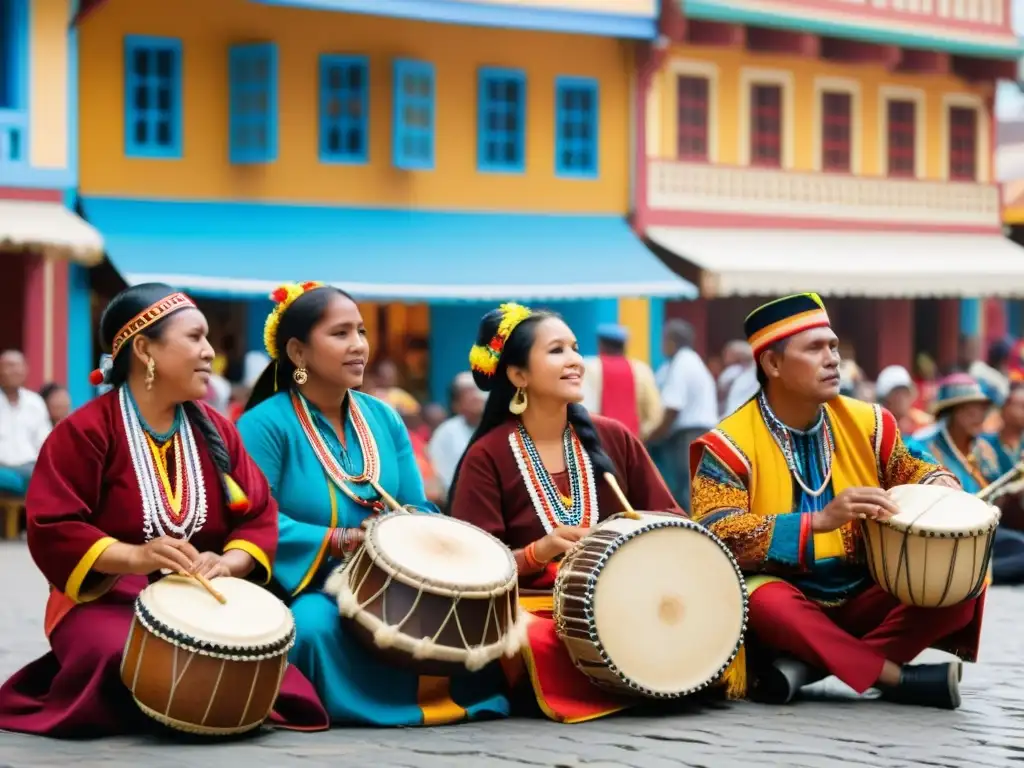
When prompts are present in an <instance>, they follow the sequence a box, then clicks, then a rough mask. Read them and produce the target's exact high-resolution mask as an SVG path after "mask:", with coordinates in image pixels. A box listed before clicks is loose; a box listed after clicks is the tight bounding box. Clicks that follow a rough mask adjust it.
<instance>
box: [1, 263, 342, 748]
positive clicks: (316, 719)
mask: <svg viewBox="0 0 1024 768" xmlns="http://www.w3.org/2000/svg"><path fill="white" fill-rule="evenodd" d="M100 333H101V337H102V339H103V342H104V344H105V345H106V346H107V347H108V348H109V349H110V350H111V355H112V358H111V359H112V365H111V366H110V367H108V368H106V369H105V370H104V371H95V372H94V373H93V377H92V381H93V384H94V385H97V384H99V383H100V382H101V381H106V382H107V383H109V384H110V385H111V386H112V387H113V389H112V390H111V391H109V392H107V393H106V394H104V395H102V396H100V397H98V398H96V399H94V400H92V401H91V402H89V403H88V404H86V405H84V406H82V407H81V408H79V409H78V410H76V411H75V412H74V413H72V414H71V415H70V416H68V417H67V418H66V419H64V420H63V421H62V422H61V423H60V424H58V425H57V426H56V427H55V428H54V430H53V433H52V434H51V435H50V437H49V439H48V440H47V441H46V443H45V444H44V445H43V448H42V452H41V453H40V455H39V460H38V461H37V462H36V467H35V472H34V474H33V476H32V481H31V483H30V484H29V489H28V496H27V498H26V505H25V506H26V510H27V517H28V547H29V551H30V552H31V553H32V557H33V559H34V560H35V562H36V564H37V565H38V566H39V569H40V570H41V571H42V572H43V575H44V576H45V577H46V578H47V580H48V581H49V582H50V584H51V588H50V598H49V602H48V603H47V606H46V623H45V631H46V634H47V636H48V638H49V641H50V649H51V650H50V652H49V653H47V654H46V655H45V656H43V657H42V658H40V659H38V660H36V661H34V662H32V663H31V664H29V665H28V666H27V667H25V668H24V669H22V670H21V671H20V672H17V673H16V674H15V675H14V676H13V677H12V678H11V679H10V680H8V681H7V683H6V684H5V685H4V686H3V687H2V688H0V729H3V730H9V731H19V732H22V733H33V734H38V735H45V736H59V737H71V736H81V735H103V734H113V733H130V732H133V731H137V730H139V729H140V728H145V727H146V726H147V725H148V724H149V723H150V722H151V721H149V720H148V719H146V718H145V717H143V716H142V714H141V712H140V710H139V709H138V708H137V707H136V705H135V703H134V702H133V701H132V697H131V694H130V693H129V691H128V689H127V688H126V687H125V686H123V685H122V683H121V680H120V665H121V656H122V653H123V651H124V646H125V641H126V639H127V637H128V633H129V630H130V627H131V623H132V620H133V617H134V608H133V603H134V601H135V598H136V596H137V595H138V594H139V592H140V591H141V590H142V589H143V588H145V587H146V585H147V584H148V582H149V578H152V577H159V572H160V571H161V570H162V569H169V570H171V571H175V572H184V573H198V574H200V575H202V576H205V577H207V578H213V577H216V576H234V577H238V578H252V579H254V580H256V581H258V582H260V583H264V584H265V583H267V582H268V581H269V580H270V575H271V566H272V563H273V559H274V553H275V549H276V547H277V505H276V504H275V502H274V500H273V498H271V496H270V490H269V488H268V487H267V482H266V480H265V479H264V478H263V475H262V474H261V473H260V471H259V469H258V468H257V467H256V465H255V464H254V463H253V462H252V460H251V459H250V458H249V455H248V454H247V453H246V452H245V449H244V448H243V447H242V442H241V440H240V439H239V437H238V433H237V432H236V431H235V428H234V427H233V426H232V425H231V424H230V423H229V422H228V421H227V420H226V419H224V418H222V417H221V416H220V415H218V414H217V413H215V412H214V411H213V410H212V409H211V408H209V407H208V406H207V405H206V404H205V403H202V402H200V401H201V400H202V398H203V396H204V395H205V393H206V386H207V382H208V380H209V376H210V371H211V367H210V366H211V363H212V361H213V349H212V348H211V347H210V344H209V342H208V341H207V333H208V328H207V325H206V319H205V318H204V317H203V315H202V313H201V312H200V311H199V310H198V309H197V308H196V306H195V304H193V303H192V300H191V299H190V298H189V297H188V296H186V295H185V294H183V293H176V292H175V291H174V290H172V289H171V288H170V287H168V286H166V285H160V284H156V283H150V284H145V285H137V286H134V287H132V288H128V289H126V290H124V291H122V292H121V293H119V294H118V295H117V296H115V297H114V299H113V301H111V302H110V305H109V306H108V307H107V309H106V311H105V312H104V313H103V317H102V318H101V320H100ZM278 715H280V716H278ZM275 722H277V723H278V724H282V725H291V726H293V727H297V728H301V729H303V730H319V729H322V728H327V727H328V720H327V714H326V712H324V709H323V707H322V706H321V705H320V702H319V701H318V699H317V698H316V694H315V692H314V691H313V688H312V686H311V685H310V684H309V682H308V681H306V680H305V679H304V678H302V676H301V675H300V674H299V672H298V670H296V669H293V668H288V673H287V674H286V675H285V678H284V685H283V687H282V691H281V696H280V697H279V698H278V700H277V715H275Z"/></svg>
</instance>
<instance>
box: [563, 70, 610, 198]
mask: <svg viewBox="0 0 1024 768" xmlns="http://www.w3.org/2000/svg"><path fill="white" fill-rule="evenodd" d="M599 124H600V101H599V89H598V84H597V81H596V80H594V79H592V78H587V77H559V78H557V79H556V80H555V175H556V176H562V177H566V178H576V179H596V178H597V177H598V175H599V167H600V160H599V156H598V153H599V150H600V142H599V135H598V126H599Z"/></svg>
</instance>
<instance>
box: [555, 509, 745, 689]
mask: <svg viewBox="0 0 1024 768" xmlns="http://www.w3.org/2000/svg"><path fill="white" fill-rule="evenodd" d="M554 618H555V629H556V631H557V633H558V636H559V638H561V640H562V642H563V643H564V644H565V647H566V648H567V650H568V651H569V655H570V656H571V657H572V660H573V662H574V663H575V664H576V666H577V668H579V670H580V671H581V672H583V673H584V674H585V675H586V676H587V677H589V678H590V680H591V681H592V682H593V683H595V684H596V685H598V686H600V687H602V688H605V689H608V690H611V691H613V692H615V693H620V694H628V695H633V696H644V697H650V698H658V699H670V698H677V697H680V696H685V695H688V694H691V693H695V692H697V691H700V690H702V689H704V688H707V687H708V686H710V685H711V684H712V683H714V682H715V681H716V680H717V679H718V678H719V677H720V676H721V675H722V673H724V672H725V670H726V668H727V667H728V666H729V664H730V663H731V662H732V660H733V659H734V658H735V657H736V654H737V652H738V651H739V649H740V646H741V645H742V643H743V635H744V632H745V631H746V623H747V588H746V584H745V582H744V580H743V575H742V573H741V572H740V569H739V566H738V565H737V563H736V560H735V559H734V558H733V556H732V553H730V552H729V550H728V549H727V548H726V546H725V545H724V544H723V543H722V542H721V541H720V540H719V539H718V538H717V537H716V536H715V535H714V534H712V533H711V532H710V531H708V530H707V529H706V528H704V527H703V526H701V525H698V524H697V523H695V522H693V521H692V520H688V519H686V518H684V517H681V516H678V515H666V514H651V513H643V514H642V516H641V519H639V520H635V519H631V518H628V517H624V516H621V515H617V516H615V517H612V518H609V519H608V520H606V521H605V522H603V523H601V524H600V525H598V526H597V527H596V528H595V529H594V531H593V532H592V533H591V534H589V535H588V536H587V537H586V538H584V539H583V540H582V541H580V542H579V543H578V544H577V545H576V546H575V547H574V548H573V549H572V550H571V551H570V552H569V553H568V554H567V555H566V557H565V559H564V560H563V561H562V564H561V567H560V568H559V570H558V577H557V579H556V581H555V588H554Z"/></svg>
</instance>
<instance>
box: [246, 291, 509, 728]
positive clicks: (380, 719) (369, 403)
mask: <svg viewBox="0 0 1024 768" xmlns="http://www.w3.org/2000/svg"><path fill="white" fill-rule="evenodd" d="M271 298H272V299H273V300H274V301H275V302H276V306H275V307H274V309H273V310H272V311H271V313H270V315H269V316H268V318H267V322H266V332H265V335H264V343H265V345H266V349H267V354H268V355H269V356H270V359H271V363H270V365H269V366H268V367H267V369H266V370H265V371H264V372H263V375H262V376H261V377H260V379H259V381H258V382H257V383H256V386H255V387H254V389H253V392H252V396H251V397H250V399H249V403H248V405H247V408H246V413H245V414H244V415H243V416H242V418H241V419H240V420H239V422H238V429H239V431H240V432H241V434H242V438H243V440H244V442H245V445H246V448H247V449H248V450H249V451H250V452H251V453H252V456H253V458H254V460H255V461H256V463H257V464H258V465H259V467H260V469H262V470H263V472H264V474H265V475H266V476H267V478H268V480H269V481H270V487H271V489H272V491H273V493H274V496H275V497H276V498H277V500H278V503H279V505H280V513H279V516H280V544H279V547H278V561H277V568H276V570H275V571H274V578H275V580H276V582H277V585H276V586H278V587H279V588H280V590H281V591H282V592H283V593H284V594H285V598H286V599H287V600H288V601H289V602H290V603H291V609H292V612H293V614H294V615H295V623H296V628H297V632H298V639H297V641H296V644H295V647H294V649H293V650H292V652H291V656H290V659H291V661H292V662H293V663H294V664H295V665H296V666H298V668H299V669H301V670H303V671H304V672H305V674H306V675H308V676H309V678H310V679H311V680H312V681H313V684H314V685H315V686H316V689H317V692H318V693H319V694H320V697H321V699H322V700H323V702H324V705H325V706H326V708H327V711H328V713H329V714H330V717H331V720H332V721H333V722H335V723H360V724H371V725H394V726H408V725H437V724H442V723H452V722H458V721H461V720H466V719H476V718H479V717H495V716H504V715H507V714H508V700H507V698H506V697H505V696H504V694H503V691H504V680H503V679H502V674H501V669H500V666H499V665H493V666H492V668H490V669H484V670H482V671H481V672H479V673H477V674H474V675H466V676H464V677H459V678H453V679H451V680H449V679H448V678H440V677H417V675H416V674H415V673H414V672H412V671H410V670H407V669H400V668H398V667H394V666H389V665H388V664H386V663H384V662H383V661H381V660H380V659H378V658H376V657H375V656H373V655H372V654H371V653H370V652H368V651H367V650H366V649H365V648H364V646H363V645H361V644H360V642H359V639H358V638H357V637H355V636H353V635H352V633H350V632H347V631H345V628H344V625H343V624H342V623H341V620H340V616H339V611H338V605H337V603H336V602H335V600H334V599H333V598H331V597H329V596H328V595H327V594H326V593H324V592H323V591H321V588H322V587H323V584H324V581H325V580H326V578H327V576H328V575H329V574H330V573H331V571H332V570H333V569H334V568H336V567H337V566H338V565H339V564H341V563H342V561H343V560H344V559H346V557H347V556H348V555H349V554H350V553H352V552H353V551H354V550H355V549H357V548H358V546H359V543H360V542H361V541H362V538H363V528H362V527H361V525H362V523H363V522H364V521H366V520H367V519H368V518H369V517H370V516H371V515H374V514H377V513H378V512H380V511H381V510H382V509H384V506H383V504H382V502H381V494H380V493H379V492H378V491H377V488H382V489H383V490H384V491H386V492H387V493H388V494H389V495H390V496H392V497H393V498H395V499H397V500H398V501H399V502H400V503H401V504H403V505H409V506H413V507H418V508H420V509H423V510H426V511H436V508H434V507H432V505H430V503H429V502H428V501H427V500H426V498H425V495H424V491H423V481H422V479H421V478H420V475H419V472H418V470H417V466H416V458H415V456H414V455H413V448H412V444H411V443H410V441H409V433H408V431H407V430H406V428H405V425H404V424H403V423H402V419H401V417H400V416H399V415H398V413H397V412H396V411H395V409H394V408H392V407H391V406H390V405H387V404H385V403H384V402H383V401H381V400H379V399H377V398H375V397H372V396H370V395H367V394H364V393H362V392H357V391H356V389H357V388H358V387H360V386H361V385H362V383H363V373H364V371H365V369H366V365H367V361H368V359H369V355H370V348H369V345H368V344H367V340H366V330H365V328H364V326H363V318H362V316H361V315H360V313H359V308H358V307H357V306H356V303H355V302H354V301H353V300H352V298H351V297H350V296H348V294H346V293H344V292H343V291H341V290H338V289H337V288H332V287H329V286H325V285H322V284H320V283H315V282H308V283H302V284H296V283H289V284H286V285H284V286H281V287H280V288H278V289H277V290H276V291H275V292H274V293H273V294H272V296H271ZM375 486H376V487H375Z"/></svg>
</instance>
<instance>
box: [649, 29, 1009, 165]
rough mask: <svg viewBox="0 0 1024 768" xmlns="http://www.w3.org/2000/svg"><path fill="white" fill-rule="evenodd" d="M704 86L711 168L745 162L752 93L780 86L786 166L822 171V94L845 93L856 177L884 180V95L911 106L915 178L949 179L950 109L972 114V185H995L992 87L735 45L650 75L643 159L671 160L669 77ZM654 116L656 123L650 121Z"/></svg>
mask: <svg viewBox="0 0 1024 768" xmlns="http://www.w3.org/2000/svg"><path fill="white" fill-rule="evenodd" d="M680 74H693V75H698V76H702V77H707V78H708V79H709V81H710V82H709V85H710V88H709V90H710V94H709V99H710V107H709V121H710V124H711V136H710V137H709V139H710V141H709V145H710V149H709V151H710V156H711V160H712V162H717V163H722V164H727V165H746V164H747V153H748V151H749V146H750V138H749V125H750V118H749V103H748V99H749V86H750V84H751V83H753V82H766V83H773V84H774V83H780V84H782V85H783V89H784V90H783V93H784V97H783V133H784V135H783V145H784V146H783V168H784V169H787V170H797V171H817V170H820V158H821V117H820V106H819V105H820V102H821V97H820V93H821V91H823V90H843V91H848V92H850V93H851V94H852V108H853V122H854V125H855V126H859V128H858V129H856V130H855V135H854V140H853V143H852V158H851V164H852V168H853V173H854V174H855V175H863V176H883V175H885V168H886V152H887V145H886V134H885V130H884V127H885V103H886V100H887V99H888V98H898V99H908V100H913V101H915V102H917V104H918V108H917V115H918V118H917V132H918V133H917V143H916V152H917V157H916V163H917V169H916V171H917V177H918V178H923V179H935V180H942V179H946V178H947V176H948V165H949V160H948V157H949V152H948V134H949V129H948V121H947V114H948V109H949V107H950V106H971V107H974V108H976V109H977V110H978V112H979V122H978V134H977V136H978V142H977V153H978V158H977V168H978V181H979V182H987V181H989V180H990V179H992V154H993V147H992V129H991V114H992V108H991V96H992V89H991V86H980V85H971V84H968V83H967V82H965V81H963V80H960V79H958V78H956V77H954V76H952V75H901V74H896V73H891V72H889V71H887V70H886V68H885V67H883V66H881V65H867V64H856V65H854V64H846V65H843V64H835V63H830V62H827V61H821V60H819V59H815V58H810V57H807V58H802V57H796V56H773V55H765V54H758V55H752V54H750V53H747V52H745V51H743V50H741V49H739V48H724V47H714V48H710V47H696V46H684V45H679V46H675V47H674V48H673V50H672V53H671V55H670V56H668V57H666V61H665V64H664V65H663V66H662V68H661V70H660V71H659V72H658V74H657V75H655V78H654V82H653V85H652V90H651V92H650V96H649V99H648V126H647V146H648V155H649V156H655V157H661V158H674V157H675V156H676V125H677V121H676V120H677V119H676V110H677V96H676V85H675V83H676V76H677V75H680ZM652 118H653V119H652Z"/></svg>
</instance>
